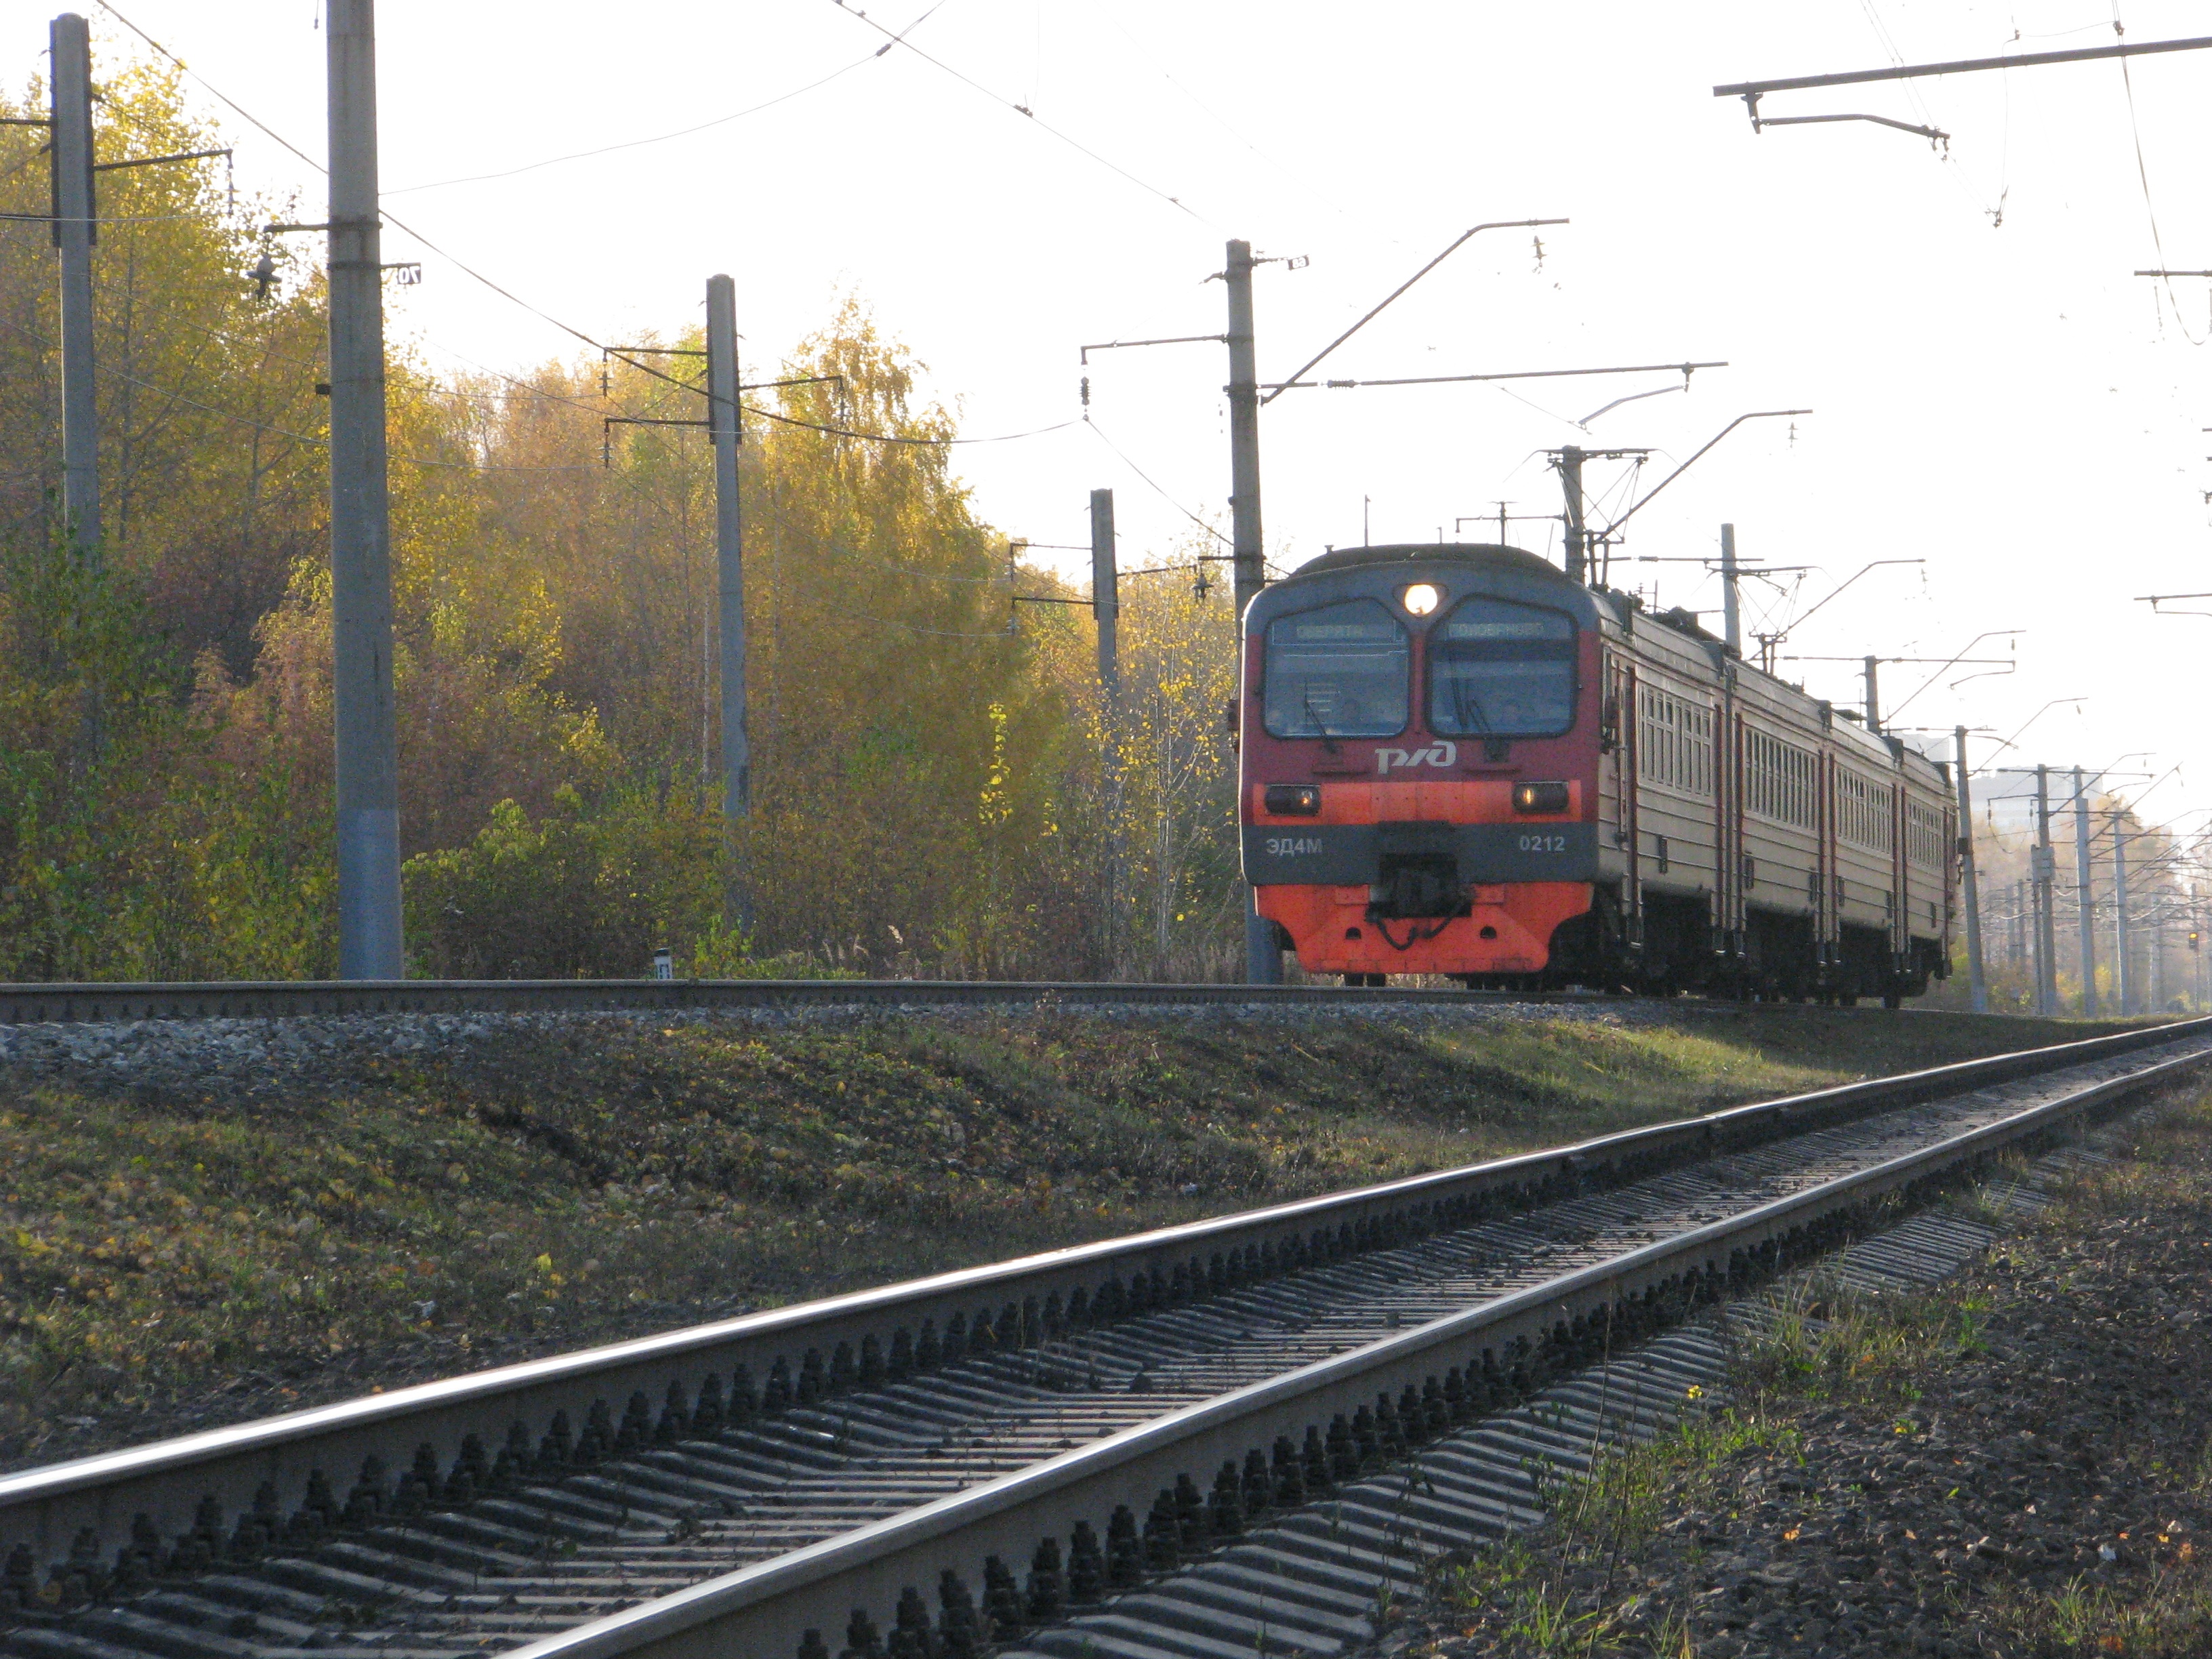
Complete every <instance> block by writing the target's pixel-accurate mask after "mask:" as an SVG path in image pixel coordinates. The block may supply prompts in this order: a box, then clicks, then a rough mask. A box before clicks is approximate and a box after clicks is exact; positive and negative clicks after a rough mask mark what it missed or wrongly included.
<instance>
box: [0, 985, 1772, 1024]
mask: <svg viewBox="0 0 2212 1659" xmlns="http://www.w3.org/2000/svg"><path fill="white" fill-rule="evenodd" d="M1620 1000H1622V999H1621V998H1619V997H1615V996H1610V995H1600V994H1596V993H1592V992H1583V991H1571V992H1569V991H1547V992H1525V993H1524V992H1518V991H1468V990H1462V989H1460V988H1457V987H1454V988H1452V989H1449V990H1414V989H1410V988H1406V987H1356V986H1329V985H1152V984H1113V983H1102V982H1099V981H1036V980H1032V981H985V980H918V979H793V980H771V979H718V980H708V979H661V980H654V979H546V980H528V979H491V980H438V979H408V980H367V981H363V980H323V981H308V980H271V981H246V980H220V981H209V982H207V983H204V984H120V983H118V984H106V983H97V982H93V983H82V984H35V985H26V984H0V1025H29V1024H46V1023H59V1024H93V1023H114V1022H120V1021H125V1020H142V1019H151V1020H171V1019H297V1018H332V1017H336V1016H339V1015H346V1014H484V1013H512V1014H545V1013H607V1012H641V1013H671V1012H682V1011H684V1010H703V1009H768V1010H802V1009H810V1008H816V1009H826V1008H834V1009H848V1008H874V1009H884V1010H892V1011H896V1010H902V1009H906V1010H926V1009H944V1008H1018V1009H1029V1008H1036V1007H1055V1006H1056V1007H1066V1008H1158V1007H1175V1008H1188V1007H1219V1008H1297V1007H1304V1006H1325V1007H1344V1006H1360V1005H1366V1006H1381V1007H1391V1006H1412V1005H1415V1004H1430V1003H1440V1004H1446V1005H1451V1004H1459V1005H1464V1006H1470V1007H1480V1006H1486V1005H1497V1004H1510V1003H1561V1002H1612V1001H1620ZM1729 1006H1740V1005H1735V1004H1731V1005H1729Z"/></svg>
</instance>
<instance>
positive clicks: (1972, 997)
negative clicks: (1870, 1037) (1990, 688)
mask: <svg viewBox="0 0 2212 1659" xmlns="http://www.w3.org/2000/svg"><path fill="white" fill-rule="evenodd" d="M1732 528H1734V526H1723V528H1722V534H1721V555H1722V556H1723V558H1725V559H1727V560H1729V562H1730V563H1731V564H1732V563H1733V562H1735V537H1734V536H1732V535H1729V533H1728V532H1729V530H1730V529H1732ZM1733 591H1734V584H1733V583H1731V584H1730V592H1733ZM1730 608H1731V610H1733V607H1730ZM1951 744H1952V753H1953V755H1954V757H1955V758H1954V765H1956V766H1957V767H1958V769H1959V830H1960V834H1959V868H1960V876H1961V877H1962V878H1963V884H1964V886H1965V888H1966V999H1967V1004H1968V1006H1970V1007H1972V1009H1973V1011H1974V1012H1976V1013H1978V1014H1986V1013H1987V1012H1989V1011H1990V981H1989V975H1987V974H1986V973H1985V972H1984V971H1983V966H1982V900H1981V890H1980V886H1979V884H1978V883H1977V882H1976V880H1975V878H1974V788H1973V785H1972V783H1971V782H1970V781H1968V780H1967V776H1966V727H1965V726H1954V727H1953V728H1952V732H1951Z"/></svg>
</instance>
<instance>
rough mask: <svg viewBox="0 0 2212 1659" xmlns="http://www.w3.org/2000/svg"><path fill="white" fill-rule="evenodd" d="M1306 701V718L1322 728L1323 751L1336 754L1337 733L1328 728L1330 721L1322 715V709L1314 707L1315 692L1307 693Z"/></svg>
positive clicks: (1305, 695)
mask: <svg viewBox="0 0 2212 1659" xmlns="http://www.w3.org/2000/svg"><path fill="white" fill-rule="evenodd" d="M1304 702H1305V706H1306V718H1307V719H1308V720H1311V721H1312V722H1313V723H1314V724H1315V725H1316V726H1319V727H1320V728H1321V750H1322V753H1323V754H1324V755H1334V754H1335V753H1336V752H1337V750H1336V733H1335V732H1332V731H1330V730H1329V729H1328V721H1327V720H1323V719H1322V717H1321V710H1320V709H1318V708H1315V707H1314V700H1313V693H1312V692H1310V691H1309V692H1307V693H1305V694H1304Z"/></svg>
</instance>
